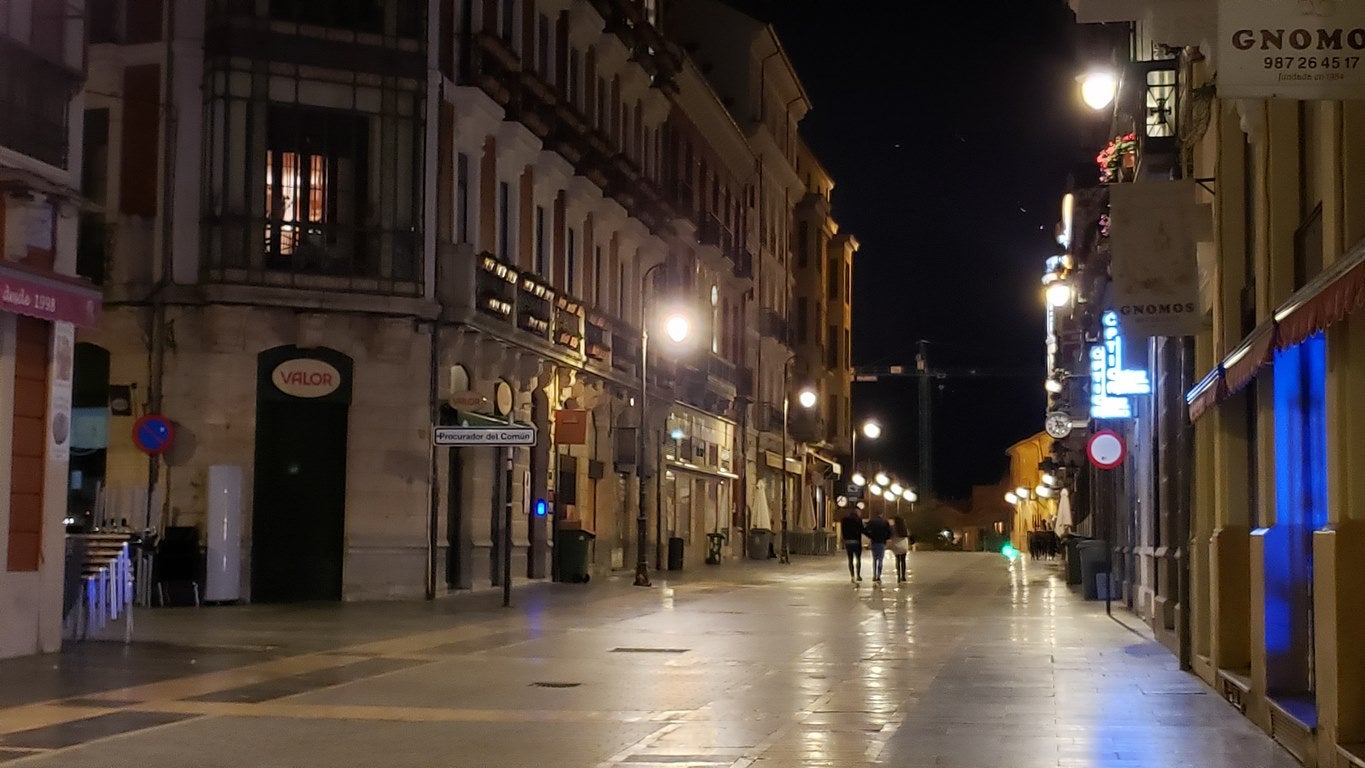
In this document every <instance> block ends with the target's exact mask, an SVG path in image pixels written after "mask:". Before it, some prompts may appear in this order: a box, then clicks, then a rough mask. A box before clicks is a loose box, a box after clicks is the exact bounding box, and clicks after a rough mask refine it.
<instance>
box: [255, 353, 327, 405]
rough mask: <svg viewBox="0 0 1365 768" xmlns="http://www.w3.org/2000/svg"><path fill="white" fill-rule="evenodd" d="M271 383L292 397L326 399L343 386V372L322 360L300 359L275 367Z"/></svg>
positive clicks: (271, 375) (287, 361)
mask: <svg viewBox="0 0 1365 768" xmlns="http://www.w3.org/2000/svg"><path fill="white" fill-rule="evenodd" d="M270 381H271V382H272V383H273V384H274V385H275V388H276V389H278V390H279V391H281V392H283V393H285V394H286V395H290V396H291V397H302V398H315V397H326V396H327V395H330V394H332V393H333V392H335V391H337V387H340V386H341V372H340V371H338V370H337V369H336V368H334V367H332V366H331V365H330V364H328V363H326V362H323V361H322V360H318V359H315V358H311V357H300V358H295V359H293V360H286V361H284V362H283V363H280V364H279V365H277V366H275V370H274V371H272V372H271V374H270Z"/></svg>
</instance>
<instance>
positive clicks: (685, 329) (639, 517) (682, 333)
mask: <svg viewBox="0 0 1365 768" xmlns="http://www.w3.org/2000/svg"><path fill="white" fill-rule="evenodd" d="M662 266H664V262H662V261H661V262H659V263H658V264H655V265H654V266H652V267H650V268H649V269H646V270H645V273H644V274H643V275H641V276H640V426H639V427H638V428H637V429H636V432H635V482H636V485H638V486H639V491H640V500H639V505H638V506H639V509H638V511H637V514H636V517H635V586H637V587H648V586H651V585H650V583H649V561H648V560H647V559H646V558H645V549H646V548H647V547H648V546H649V543H648V542H649V537H648V535H647V532H646V530H645V527H646V526H647V525H648V519H647V518H646V517H645V500H646V498H647V494H646V492H645V421H646V418H647V417H648V414H649V321H648V319H647V317H646V315H645V294H646V293H647V291H646V287H647V286H648V285H649V276H650V275H651V274H653V272H654V270H656V269H658V268H659V267H662ZM663 325H664V334H665V335H666V336H667V337H668V338H669V339H670V340H672V341H673V343H675V344H678V343H681V342H682V341H684V340H685V339H686V338H687V336H688V334H689V333H690V332H691V325H692V324H691V323H690V322H688V320H687V317H686V316H684V315H683V314H681V313H677V312H675V313H672V314H670V315H669V316H668V317H667V318H666V319H665V320H664V324H663ZM655 481H656V482H659V483H662V482H663V478H662V477H659V478H655Z"/></svg>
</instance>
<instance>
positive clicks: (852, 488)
mask: <svg viewBox="0 0 1365 768" xmlns="http://www.w3.org/2000/svg"><path fill="white" fill-rule="evenodd" d="M844 495H845V496H847V497H849V498H850V499H861V498H862V497H863V487H862V486H861V485H858V484H857V483H848V484H847V485H845V486H844Z"/></svg>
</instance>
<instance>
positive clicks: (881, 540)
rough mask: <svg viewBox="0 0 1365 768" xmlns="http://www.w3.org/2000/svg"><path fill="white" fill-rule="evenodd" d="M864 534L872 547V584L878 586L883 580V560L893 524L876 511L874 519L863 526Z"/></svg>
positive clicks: (873, 514)
mask: <svg viewBox="0 0 1365 768" xmlns="http://www.w3.org/2000/svg"><path fill="white" fill-rule="evenodd" d="M863 534H864V535H866V536H867V540H868V542H869V544H870V545H871V549H872V583H874V584H877V583H880V582H881V580H882V558H883V557H885V556H886V542H888V541H890V540H891V524H890V523H888V522H886V518H884V517H882V516H881V513H880V512H876V511H874V512H873V513H872V519H871V520H868V521H867V525H865V526H863Z"/></svg>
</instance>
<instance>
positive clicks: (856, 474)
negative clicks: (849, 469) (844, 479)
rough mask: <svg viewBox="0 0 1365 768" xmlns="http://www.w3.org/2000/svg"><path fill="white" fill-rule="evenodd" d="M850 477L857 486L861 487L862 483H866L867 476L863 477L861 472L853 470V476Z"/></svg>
mask: <svg viewBox="0 0 1365 768" xmlns="http://www.w3.org/2000/svg"><path fill="white" fill-rule="evenodd" d="M850 479H851V480H852V481H853V484H854V485H856V486H858V487H859V488H862V487H863V486H864V485H867V478H866V477H863V473H862V472H854V473H853V477H852V478H850Z"/></svg>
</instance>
